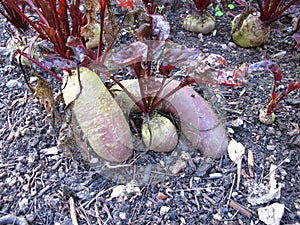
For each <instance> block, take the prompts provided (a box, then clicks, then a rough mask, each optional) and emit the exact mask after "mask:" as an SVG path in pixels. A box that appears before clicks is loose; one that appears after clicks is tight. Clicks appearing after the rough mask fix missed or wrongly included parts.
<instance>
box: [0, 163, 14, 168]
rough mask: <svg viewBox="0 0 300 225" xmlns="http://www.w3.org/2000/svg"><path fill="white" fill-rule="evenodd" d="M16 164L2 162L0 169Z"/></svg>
mask: <svg viewBox="0 0 300 225" xmlns="http://www.w3.org/2000/svg"><path fill="white" fill-rule="evenodd" d="M16 165H18V163H7V164H2V165H0V169H2V168H6V167H12V166H16Z"/></svg>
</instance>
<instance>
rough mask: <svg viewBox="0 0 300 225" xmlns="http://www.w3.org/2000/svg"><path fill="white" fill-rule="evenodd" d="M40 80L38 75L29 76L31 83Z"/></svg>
mask: <svg viewBox="0 0 300 225" xmlns="http://www.w3.org/2000/svg"><path fill="white" fill-rule="evenodd" d="M37 80H38V78H37V77H35V76H34V77H30V78H29V82H30V83H31V84H33V83H34V82H36V81H37Z"/></svg>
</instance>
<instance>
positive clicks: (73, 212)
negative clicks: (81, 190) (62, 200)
mask: <svg viewBox="0 0 300 225" xmlns="http://www.w3.org/2000/svg"><path fill="white" fill-rule="evenodd" d="M69 203H70V214H71V220H72V224H73V225H78V221H77V216H76V209H75V203H74V199H73V197H70V199H69Z"/></svg>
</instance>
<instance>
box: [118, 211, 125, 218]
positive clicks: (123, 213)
mask: <svg viewBox="0 0 300 225" xmlns="http://www.w3.org/2000/svg"><path fill="white" fill-rule="evenodd" d="M119 217H120V219H121V220H125V219H126V213H125V212H120V213H119Z"/></svg>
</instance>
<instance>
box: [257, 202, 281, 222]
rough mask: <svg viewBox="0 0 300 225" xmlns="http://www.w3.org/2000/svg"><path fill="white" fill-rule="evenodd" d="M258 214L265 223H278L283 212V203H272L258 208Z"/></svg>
mask: <svg viewBox="0 0 300 225" xmlns="http://www.w3.org/2000/svg"><path fill="white" fill-rule="evenodd" d="M257 211H258V216H259V219H260V220H261V221H263V222H264V223H265V224H267V225H280V220H281V218H282V216H283V214H284V204H280V203H273V204H272V205H269V206H266V207H262V208H259V209H258V210H257Z"/></svg>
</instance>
